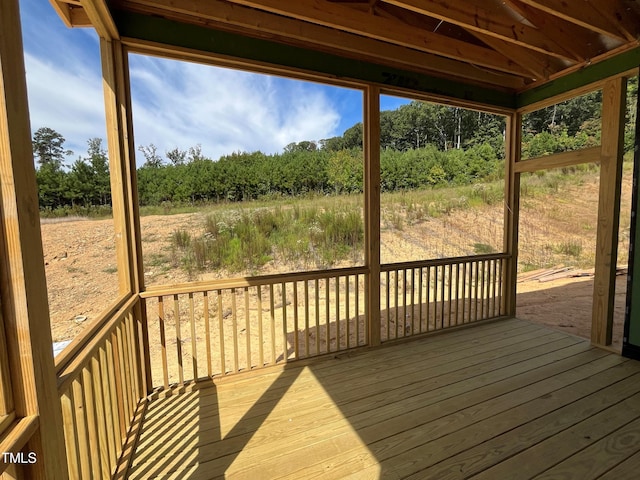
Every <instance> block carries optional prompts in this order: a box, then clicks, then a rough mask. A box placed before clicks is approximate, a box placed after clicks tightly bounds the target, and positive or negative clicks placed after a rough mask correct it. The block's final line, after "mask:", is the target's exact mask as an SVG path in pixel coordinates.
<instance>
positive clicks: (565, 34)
mask: <svg viewBox="0 0 640 480" xmlns="http://www.w3.org/2000/svg"><path fill="white" fill-rule="evenodd" d="M504 3H505V4H506V5H507V6H508V7H509V8H511V9H512V10H513V11H514V12H515V13H517V14H518V15H521V16H522V18H524V19H526V20H527V21H528V22H529V23H531V24H532V25H534V26H535V27H536V28H537V29H539V30H540V31H542V32H544V34H545V35H546V36H547V37H549V38H550V39H552V40H553V41H555V43H560V44H562V46H563V47H564V49H565V50H566V51H568V52H569V53H570V54H571V56H572V58H574V59H575V60H578V61H580V62H583V61H585V60H586V59H587V58H591V57H593V56H595V55H597V45H598V42H596V41H595V40H596V39H595V38H594V37H596V34H595V33H593V32H591V31H587V30H585V29H584V28H581V27H579V26H577V25H575V24H573V23H569V22H565V21H564V20H562V19H560V18H558V17H554V16H552V15H547V14H545V13H544V12H541V11H540V10H537V9H535V8H532V7H530V6H529V5H525V4H523V3H522V2H520V0H504Z"/></svg>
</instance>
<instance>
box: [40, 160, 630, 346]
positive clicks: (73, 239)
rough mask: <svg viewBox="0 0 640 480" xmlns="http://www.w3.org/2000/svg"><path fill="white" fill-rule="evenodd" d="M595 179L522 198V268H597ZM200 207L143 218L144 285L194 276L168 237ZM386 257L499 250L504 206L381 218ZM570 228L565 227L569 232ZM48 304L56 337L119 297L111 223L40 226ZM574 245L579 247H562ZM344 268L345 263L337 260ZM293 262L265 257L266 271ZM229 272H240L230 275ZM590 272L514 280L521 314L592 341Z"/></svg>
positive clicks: (195, 220)
mask: <svg viewBox="0 0 640 480" xmlns="http://www.w3.org/2000/svg"><path fill="white" fill-rule="evenodd" d="M623 185H624V189H623V190H624V191H623V206H622V215H621V229H620V237H621V244H620V255H619V257H618V263H619V265H622V266H624V265H625V263H626V254H627V248H628V247H627V243H626V241H627V240H628V223H629V220H628V217H629V211H630V206H629V205H630V186H631V174H630V172H629V171H627V172H626V173H625V176H624V182H623ZM597 192H598V181H597V176H595V175H592V176H590V177H586V178H585V180H584V181H583V182H581V184H572V185H570V186H567V187H563V188H561V189H560V191H558V192H557V194H555V195H554V196H552V197H550V196H548V195H545V196H533V197H526V198H525V199H523V201H522V214H521V222H520V232H521V248H520V259H521V267H523V266H524V264H525V263H526V264H531V265H533V264H535V265H537V266H538V267H552V266H554V265H559V264H569V263H572V262H573V263H576V264H578V265H579V266H580V267H581V268H589V267H593V261H594V258H595V254H594V253H593V252H594V251H595V245H594V243H595V225H596V217H597ZM204 217H205V214H204V213H192V214H178V215H167V216H146V217H142V218H141V230H142V245H143V253H144V259H145V281H146V282H147V285H161V284H169V283H179V282H185V281H188V280H190V279H193V276H191V277H190V276H189V274H188V273H186V272H185V271H184V270H183V269H181V268H179V267H175V263H176V262H175V259H174V257H173V254H172V249H171V234H172V232H173V231H174V230H176V229H187V230H189V231H191V232H198V231H199V230H201V229H202V225H203V223H204ZM382 218H383V224H382V252H381V254H382V261H383V262H399V261H408V260H419V259H425V258H440V257H447V256H458V255H470V254H473V253H478V252H477V248H478V247H477V245H478V244H484V245H489V246H491V247H493V248H494V249H496V248H499V246H500V245H501V242H502V218H503V213H502V207H501V205H497V206H492V207H489V206H486V207H481V208H479V209H475V210H464V211H458V212H453V213H451V214H449V215H443V216H442V217H439V218H429V219H427V220H425V221H421V222H418V223H415V224H413V225H412V224H410V223H405V224H404V225H403V227H402V229H401V230H398V229H396V228H394V227H393V226H392V225H391V224H390V223H388V222H386V221H385V220H384V218H385V215H384V212H383V215H382ZM569 232H570V233H569ZM42 236H43V247H44V252H45V262H46V274H47V283H48V293H49V304H50V311H51V320H52V333H53V339H54V341H62V340H68V339H71V338H73V337H74V336H76V335H77V334H78V332H80V331H81V330H82V329H83V328H84V327H85V326H86V325H87V324H88V323H89V322H91V321H92V320H94V319H95V318H96V317H97V316H98V315H99V314H100V313H101V312H103V311H104V310H105V309H106V308H107V307H108V306H109V305H110V304H111V303H112V302H113V301H114V299H115V298H116V297H117V294H118V287H117V270H116V257H115V248H114V240H113V237H114V233H113V225H112V221H111V220H83V219H69V220H68V221H46V220H44V221H43V223H42ZM567 244H569V245H574V246H575V245H577V246H578V247H576V248H577V251H575V250H568V249H567V248H565V247H566V245H567ZM343 266H344V265H343ZM287 270H290V267H287V266H283V265H277V264H273V262H272V263H271V264H268V265H266V266H265V268H264V269H263V270H262V271H261V272H260V273H263V274H268V273H275V272H277V271H287ZM223 276H225V273H224V272H218V273H211V272H209V273H201V274H199V275H198V276H197V278H198V279H208V278H216V277H218V278H219V277H223ZM233 276H238V274H234V275H233ZM624 279H625V277H619V278H618V294H617V297H618V298H617V307H616V308H617V312H618V314H617V320H616V325H617V326H616V343H615V345H616V346H619V345H620V338H621V327H620V325H621V322H622V312H623V310H624V306H623V303H624V292H625V288H626V283H625V281H624ZM592 289H593V283H592V280H591V279H565V280H558V281H554V282H549V283H540V282H537V281H534V282H525V283H520V284H519V285H518V292H519V297H518V316H519V317H522V318H526V319H531V320H534V321H538V322H542V323H545V324H547V325H550V326H553V327H555V328H560V329H563V330H565V331H568V332H570V333H573V334H576V335H580V336H583V337H586V338H588V337H589V334H590V317H591V301H590V296H591V292H592Z"/></svg>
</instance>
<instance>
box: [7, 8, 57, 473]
mask: <svg viewBox="0 0 640 480" xmlns="http://www.w3.org/2000/svg"><path fill="white" fill-rule="evenodd" d="M24 72H25V66H24V57H23V49H22V32H21V27H20V14H19V7H18V0H2V2H0V213H1V216H0V275H1V277H0V285H1V296H2V316H3V319H4V327H5V333H6V342H7V357H8V361H9V369H10V372H11V374H10V376H11V385H12V392H13V407H14V410H15V414H16V417H17V418H22V417H29V416H37V417H38V429H37V430H36V433H35V434H34V435H33V436H32V437H31V438H30V440H28V442H27V444H26V446H25V450H26V451H29V452H34V453H35V454H36V457H37V459H38V461H37V462H36V463H34V464H28V465H24V466H23V467H24V468H22V469H21V470H22V473H23V474H24V475H25V476H26V477H27V478H50V479H67V478H68V472H67V465H66V460H65V459H66V455H65V448H64V445H65V443H64V436H63V433H62V432H63V430H62V412H61V408H60V400H59V398H58V389H57V385H56V374H55V369H54V363H53V343H52V338H51V325H50V321H49V304H48V299H47V284H46V277H45V271H44V256H43V252H42V240H41V236H40V216H39V212H38V194H37V190H36V177H35V167H34V164H33V152H32V149H31V135H30V131H31V128H30V125H29V110H28V106H27V87H26V80H25V75H24Z"/></svg>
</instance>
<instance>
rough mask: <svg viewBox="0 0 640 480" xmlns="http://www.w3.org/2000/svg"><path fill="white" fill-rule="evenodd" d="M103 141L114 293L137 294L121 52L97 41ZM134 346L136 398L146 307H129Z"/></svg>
mask: <svg viewBox="0 0 640 480" xmlns="http://www.w3.org/2000/svg"><path fill="white" fill-rule="evenodd" d="M100 55H101V58H102V77H103V86H104V101H105V113H106V122H107V143H108V146H109V168H110V171H111V190H112V199H113V221H114V228H115V233H116V253H117V258H118V278H119V282H120V291H121V292H122V293H127V292H129V293H131V294H132V295H138V294H139V293H140V292H141V291H143V290H144V266H143V265H142V246H141V238H140V212H139V207H138V194H137V183H136V165H135V151H134V145H133V128H132V121H131V98H130V89H129V75H128V62H127V52H126V50H125V49H124V47H123V45H122V43H121V42H120V41H118V40H115V39H114V40H106V39H100ZM134 313H135V316H136V319H137V322H138V328H137V332H138V335H139V344H140V349H139V351H138V360H139V362H140V367H141V369H140V371H141V378H140V382H139V384H140V392H139V394H140V396H141V398H142V397H143V396H145V395H146V394H147V393H149V392H150V391H151V389H152V380H151V368H150V360H149V340H148V334H147V322H146V318H147V315H146V305H145V304H144V302H141V303H140V304H139V305H137V306H136V307H135V308H134Z"/></svg>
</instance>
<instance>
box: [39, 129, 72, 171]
mask: <svg viewBox="0 0 640 480" xmlns="http://www.w3.org/2000/svg"><path fill="white" fill-rule="evenodd" d="M64 142H65V139H64V137H63V136H62V135H60V134H59V133H58V132H56V131H55V130H53V129H52V128H49V127H42V128H39V129H38V130H36V133H34V134H33V140H32V142H31V143H32V146H33V153H34V155H35V156H36V157H37V158H38V164H40V165H47V164H52V165H54V166H56V167H58V168H60V167H62V161H63V160H64V157H65V156H68V155H72V154H73V152H72V151H71V150H65V149H64Z"/></svg>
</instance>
